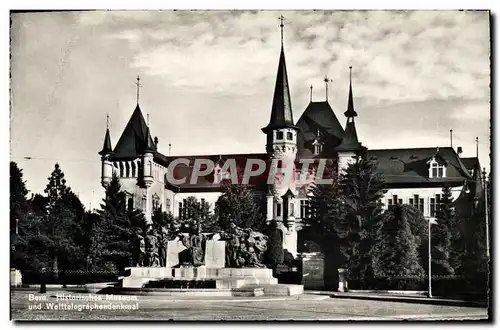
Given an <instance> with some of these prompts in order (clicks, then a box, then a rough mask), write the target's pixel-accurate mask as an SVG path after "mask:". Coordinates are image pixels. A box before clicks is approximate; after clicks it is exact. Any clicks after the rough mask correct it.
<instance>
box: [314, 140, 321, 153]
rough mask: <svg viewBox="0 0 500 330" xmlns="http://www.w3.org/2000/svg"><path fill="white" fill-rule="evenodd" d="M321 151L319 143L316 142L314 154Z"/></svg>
mask: <svg viewBox="0 0 500 330" xmlns="http://www.w3.org/2000/svg"><path fill="white" fill-rule="evenodd" d="M320 153H321V144H319V143H318V144H317V145H315V146H314V154H315V155H319V154H320Z"/></svg>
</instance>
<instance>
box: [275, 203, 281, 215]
mask: <svg viewBox="0 0 500 330" xmlns="http://www.w3.org/2000/svg"><path fill="white" fill-rule="evenodd" d="M276 216H277V217H281V204H280V203H278V204H276Z"/></svg>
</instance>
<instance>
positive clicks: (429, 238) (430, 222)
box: [427, 217, 436, 298]
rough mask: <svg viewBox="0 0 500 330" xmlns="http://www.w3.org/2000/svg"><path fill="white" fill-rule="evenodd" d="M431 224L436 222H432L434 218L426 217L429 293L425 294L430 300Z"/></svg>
mask: <svg viewBox="0 0 500 330" xmlns="http://www.w3.org/2000/svg"><path fill="white" fill-rule="evenodd" d="M433 223H436V221H435V220H434V218H432V217H427V224H428V227H427V228H428V230H427V232H428V239H427V241H428V247H427V248H428V252H429V257H428V259H429V267H428V274H429V283H428V287H429V291H428V293H427V296H428V297H429V298H432V271H431V261H432V253H431V225H432V224H433Z"/></svg>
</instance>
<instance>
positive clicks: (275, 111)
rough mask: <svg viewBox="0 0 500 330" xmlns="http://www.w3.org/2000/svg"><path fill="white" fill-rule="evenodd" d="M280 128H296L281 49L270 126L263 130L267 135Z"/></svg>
mask: <svg viewBox="0 0 500 330" xmlns="http://www.w3.org/2000/svg"><path fill="white" fill-rule="evenodd" d="M280 127H295V125H294V122H293V115H292V101H291V98H290V88H289V85H288V76H287V72H286V63H285V52H284V50H283V47H281V54H280V61H279V64H278V74H277V76H276V85H275V87H274V96H273V105H272V109H271V118H270V120H269V124H268V125H267V126H266V127H265V128H263V129H262V130H263V131H264V132H265V133H266V132H268V131H269V130H270V129H273V128H280Z"/></svg>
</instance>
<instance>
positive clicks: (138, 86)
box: [135, 75, 142, 104]
mask: <svg viewBox="0 0 500 330" xmlns="http://www.w3.org/2000/svg"><path fill="white" fill-rule="evenodd" d="M140 82H141V78H140V77H139V75H137V82H136V83H135V85H136V86H137V104H139V89H140V88H141V87H142V85H141V83H140Z"/></svg>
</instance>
